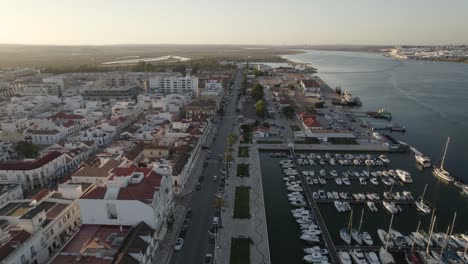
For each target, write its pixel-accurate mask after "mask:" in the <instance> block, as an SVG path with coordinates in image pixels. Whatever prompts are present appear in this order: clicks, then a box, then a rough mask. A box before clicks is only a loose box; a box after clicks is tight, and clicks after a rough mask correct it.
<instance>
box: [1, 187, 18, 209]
mask: <svg viewBox="0 0 468 264" xmlns="http://www.w3.org/2000/svg"><path fill="white" fill-rule="evenodd" d="M18 199H23V188H22V186H21V184H19V183H2V184H0V207H3V205H5V204H7V203H8V202H9V201H12V200H18Z"/></svg>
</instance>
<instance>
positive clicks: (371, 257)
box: [364, 251, 381, 264]
mask: <svg viewBox="0 0 468 264" xmlns="http://www.w3.org/2000/svg"><path fill="white" fill-rule="evenodd" d="M364 256H366V260H367V262H368V263H370V264H380V263H381V262H380V260H379V257H378V256H377V254H376V253H375V252H372V251H371V252H368V253H365V254H364Z"/></svg>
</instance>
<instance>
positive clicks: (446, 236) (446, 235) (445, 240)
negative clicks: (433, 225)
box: [440, 226, 450, 256]
mask: <svg viewBox="0 0 468 264" xmlns="http://www.w3.org/2000/svg"><path fill="white" fill-rule="evenodd" d="M449 230H450V226H447V233H445V239H444V244H443V245H442V248H441V249H440V255H441V256H442V253H444V249H445V247H446V246H447V240H448V233H449Z"/></svg>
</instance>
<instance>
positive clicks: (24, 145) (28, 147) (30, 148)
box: [15, 141, 39, 159]
mask: <svg viewBox="0 0 468 264" xmlns="http://www.w3.org/2000/svg"><path fill="white" fill-rule="evenodd" d="M15 150H16V151H17V152H18V154H20V155H21V156H23V157H25V158H29V159H32V158H35V157H37V156H38V155H39V147H38V146H36V145H34V144H32V143H29V142H26V141H20V142H18V144H16V147H15Z"/></svg>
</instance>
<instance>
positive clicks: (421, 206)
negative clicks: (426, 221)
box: [414, 200, 431, 214]
mask: <svg viewBox="0 0 468 264" xmlns="http://www.w3.org/2000/svg"><path fill="white" fill-rule="evenodd" d="M414 205H416V208H417V209H418V211H419V212H421V213H423V214H430V213H431V207H429V206H428V205H427V204H425V203H424V201H422V200H421V201H416V202H415V203H414Z"/></svg>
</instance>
